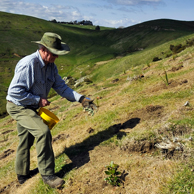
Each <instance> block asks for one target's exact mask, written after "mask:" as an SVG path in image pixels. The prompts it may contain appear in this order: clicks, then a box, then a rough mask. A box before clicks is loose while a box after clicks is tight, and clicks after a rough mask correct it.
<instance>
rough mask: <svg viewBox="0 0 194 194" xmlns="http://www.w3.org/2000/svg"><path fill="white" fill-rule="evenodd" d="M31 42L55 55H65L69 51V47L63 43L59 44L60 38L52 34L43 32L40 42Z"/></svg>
mask: <svg viewBox="0 0 194 194" xmlns="http://www.w3.org/2000/svg"><path fill="white" fill-rule="evenodd" d="M32 42H34V43H37V44H41V45H43V46H45V47H46V48H47V49H48V50H49V51H50V52H51V53H53V54H55V55H65V54H67V53H68V52H69V51H70V48H69V46H68V45H67V44H66V43H64V42H61V37H60V36H59V35H58V34H55V33H52V32H45V33H44V35H43V36H42V38H41V40H40V41H32Z"/></svg>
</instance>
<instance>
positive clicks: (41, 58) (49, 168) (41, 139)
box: [6, 32, 94, 188]
mask: <svg viewBox="0 0 194 194" xmlns="http://www.w3.org/2000/svg"><path fill="white" fill-rule="evenodd" d="M35 43H37V44H38V45H39V50H37V51H36V52H35V53H33V54H31V55H28V56H26V57H24V58H23V59H21V60H20V61H19V62H18V64H17V65H16V68H15V74H14V77H13V79H12V81H11V84H10V86H9V89H8V94H7V97H6V99H7V112H8V113H9V114H10V115H11V117H12V118H14V119H15V120H16V121H17V130H18V136H19V145H18V148H17V154H16V174H17V178H18V181H19V183H20V184H23V183H24V182H25V181H26V180H27V179H28V178H30V148H31V146H32V145H33V143H34V139H36V151H37V159H38V170H39V172H40V174H41V176H42V179H43V181H44V183H46V184H48V185H49V186H50V187H52V188H58V187H60V186H62V185H63V184H64V180H63V179H61V178H59V177H57V176H55V174H54V168H55V162H54V153H53V149H52V137H51V133H50V130H49V128H48V126H47V125H46V124H44V123H43V121H42V119H41V117H40V116H39V115H38V114H37V112H36V110H37V109H38V108H39V107H44V106H48V105H49V104H50V102H49V101H48V100H47V96H48V93H49V91H50V89H51V88H53V89H54V90H55V91H56V92H57V93H58V94H59V95H61V96H62V97H64V98H66V99H67V100H69V101H71V102H74V101H77V102H80V103H82V105H83V107H93V106H94V104H93V101H92V100H90V99H88V98H85V97H84V96H82V95H81V94H79V93H77V92H75V91H74V90H72V89H71V88H69V87H68V86H67V85H66V84H65V81H64V80H63V79H62V78H61V77H60V75H59V74H58V70H57V67H56V65H55V64H54V61H55V59H56V58H57V57H58V56H59V55H65V54H67V53H68V52H69V51H70V49H69V47H68V45H67V44H65V43H63V42H61V37H60V36H59V35H58V34H55V33H51V32H46V33H45V34H44V35H43V37H42V39H41V40H40V41H35Z"/></svg>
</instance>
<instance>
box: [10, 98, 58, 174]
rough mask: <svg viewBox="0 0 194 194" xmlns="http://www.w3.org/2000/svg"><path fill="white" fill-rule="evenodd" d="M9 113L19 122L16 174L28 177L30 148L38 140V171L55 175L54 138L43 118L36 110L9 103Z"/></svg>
mask: <svg viewBox="0 0 194 194" xmlns="http://www.w3.org/2000/svg"><path fill="white" fill-rule="evenodd" d="M7 112H8V113H9V114H10V116H11V117H12V118H13V119H15V120H16V121H17V130H18V137H19V145H18V148H17V153H16V174H19V175H28V174H29V171H30V148H31V146H32V145H33V143H34V140H35V139H36V152H37V160H38V169H39V172H40V174H42V175H53V174H54V168H55V163H54V153H53V148H52V136H51V133H50V130H49V128H48V126H47V125H46V124H44V122H43V120H42V118H41V117H40V116H39V115H37V113H36V112H35V111H34V110H31V109H27V108H25V107H23V106H17V105H15V104H14V103H11V102H7Z"/></svg>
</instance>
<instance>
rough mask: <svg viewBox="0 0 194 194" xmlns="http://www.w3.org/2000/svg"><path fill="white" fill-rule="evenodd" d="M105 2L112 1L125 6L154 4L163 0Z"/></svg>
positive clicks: (115, 0) (114, 0) (114, 1)
mask: <svg viewBox="0 0 194 194" xmlns="http://www.w3.org/2000/svg"><path fill="white" fill-rule="evenodd" d="M107 2H109V3H112V4H114V5H126V6H132V5H147V4H149V5H152V4H153V5H155V4H159V3H162V2H163V0H107Z"/></svg>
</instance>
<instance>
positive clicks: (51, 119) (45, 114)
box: [38, 107, 59, 130]
mask: <svg viewBox="0 0 194 194" xmlns="http://www.w3.org/2000/svg"><path fill="white" fill-rule="evenodd" d="M38 115H40V117H41V118H42V119H43V122H44V123H45V124H46V125H48V127H49V129H50V130H51V129H52V128H53V127H54V126H55V125H56V124H57V123H58V122H59V118H58V117H57V116H56V115H55V114H54V113H52V112H50V111H49V110H48V109H45V108H42V107H41V108H40V109H39V112H38Z"/></svg>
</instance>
